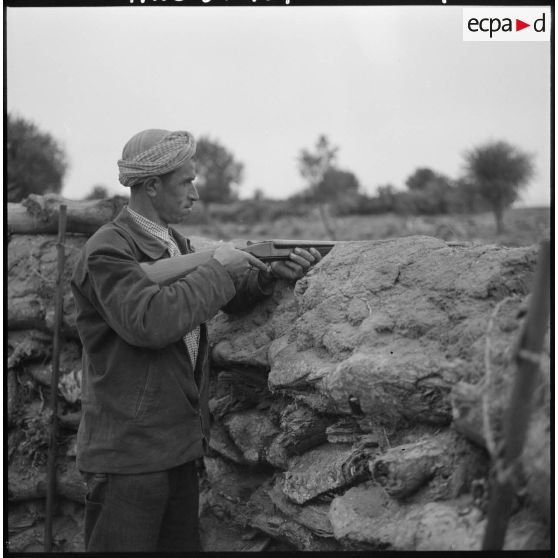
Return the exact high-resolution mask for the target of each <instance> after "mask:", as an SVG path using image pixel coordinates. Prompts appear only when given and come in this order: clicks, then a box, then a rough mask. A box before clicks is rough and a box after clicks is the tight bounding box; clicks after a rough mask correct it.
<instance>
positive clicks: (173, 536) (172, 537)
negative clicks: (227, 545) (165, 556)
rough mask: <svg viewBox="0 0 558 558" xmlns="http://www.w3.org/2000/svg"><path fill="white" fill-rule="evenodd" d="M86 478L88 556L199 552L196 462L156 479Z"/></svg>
mask: <svg viewBox="0 0 558 558" xmlns="http://www.w3.org/2000/svg"><path fill="white" fill-rule="evenodd" d="M85 476H86V481H87V486H88V493H87V496H86V498H85V550H86V551H87V552H118V551H134V552H142V551H144V552H165V551H167V552H178V551H199V550H200V545H199V524H198V507H199V485H198V474H197V468H196V464H195V462H193V461H192V462H190V463H185V464H184V465H181V466H179V467H175V468H173V469H169V470H167V471H158V472H156V473H144V474H134V475H115V474H105V473H94V474H87V473H86V474H85Z"/></svg>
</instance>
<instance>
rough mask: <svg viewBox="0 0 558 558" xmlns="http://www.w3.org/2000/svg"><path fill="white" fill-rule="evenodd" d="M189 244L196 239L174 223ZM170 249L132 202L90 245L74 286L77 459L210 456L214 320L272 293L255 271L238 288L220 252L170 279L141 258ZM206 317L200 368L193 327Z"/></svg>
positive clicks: (83, 463) (179, 460) (130, 468)
mask: <svg viewBox="0 0 558 558" xmlns="http://www.w3.org/2000/svg"><path fill="white" fill-rule="evenodd" d="M172 233H173V237H174V239H175V240H176V242H177V244H178V246H179V248H180V251H181V252H182V253H187V252H189V251H191V247H190V243H189V241H188V240H187V239H185V238H184V237H182V236H181V235H180V234H179V233H177V232H176V231H174V230H173V231H172ZM164 257H169V256H168V252H167V251H166V246H165V245H164V244H163V243H162V242H161V241H159V240H158V239H156V238H155V237H153V236H152V235H150V234H149V233H147V232H145V231H143V229H141V227H139V226H138V225H137V224H136V223H135V222H134V221H133V220H132V219H131V218H130V216H129V214H128V212H127V209H126V208H124V209H123V210H122V212H121V213H120V214H119V215H118V216H117V217H116V219H115V220H114V221H112V222H110V223H108V224H106V225H104V226H103V227H101V228H100V229H99V230H98V231H97V232H96V233H95V234H94V235H93V236H92V237H91V238H90V239H89V240H88V241H87V243H86V244H85V247H84V249H83V252H82V254H81V256H80V258H79V260H78V262H77V264H76V268H75V270H74V274H73V277H72V282H71V287H72V292H73V295H74V298H75V301H76V306H77V318H76V321H77V328H78V331H79V335H80V338H81V341H82V344H83V376H82V400H81V403H82V418H81V423H80V426H79V431H78V441H77V444H78V447H77V465H78V468H79V469H80V470H82V471H87V472H97V473H101V472H103V473H144V472H152V471H158V470H163V469H168V468H170V467H175V466H177V465H181V464H183V463H185V462H187V461H191V460H193V459H196V458H198V457H201V456H202V455H203V452H204V449H205V448H206V446H207V441H208V439H209V409H208V383H209V363H208V340H207V328H206V326H205V324H204V322H205V321H207V320H209V319H210V318H212V317H213V316H214V315H215V314H216V313H217V312H218V311H219V310H220V309H221V308H223V309H225V310H239V309H245V310H246V309H248V308H249V306H251V305H253V304H254V303H256V302H257V301H258V300H261V299H263V298H265V297H266V296H267V295H269V291H267V292H266V291H265V290H263V289H262V288H261V287H260V286H259V283H258V277H257V275H258V274H257V272H256V271H253V272H251V273H250V274H249V275H248V276H247V278H246V280H245V281H244V283H243V285H242V286H241V287H240V288H239V289H238V292H237V291H236V290H235V286H234V283H233V281H232V279H231V277H230V275H229V273H228V272H227V270H226V269H225V268H224V267H223V266H222V265H221V264H220V263H219V262H218V261H217V260H215V259H213V258H212V259H211V260H210V261H209V262H208V263H206V264H203V265H201V266H199V267H198V268H197V269H196V270H195V271H193V272H192V273H190V274H189V275H187V276H186V277H184V278H181V279H179V280H177V281H175V282H174V283H172V284H171V285H168V286H159V285H157V284H155V283H153V282H152V281H151V280H150V279H148V278H147V276H146V275H145V273H144V272H143V271H142V270H141V268H140V266H139V265H138V263H139V262H144V261H155V260H159V259H161V258H164ZM199 324H202V325H201V335H200V348H199V354H198V359H197V363H196V368H195V370H194V369H193V367H192V364H191V362H190V358H189V356H188V353H187V349H186V347H185V345H184V342H183V337H184V335H185V334H186V333H187V332H188V331H190V330H192V329H194V328H195V327H196V326H198V325H199Z"/></svg>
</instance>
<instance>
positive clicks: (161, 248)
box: [114, 205, 167, 260]
mask: <svg viewBox="0 0 558 558" xmlns="http://www.w3.org/2000/svg"><path fill="white" fill-rule="evenodd" d="M114 224H115V225H116V226H117V227H120V228H122V229H124V230H126V231H127V232H128V233H130V234H131V236H132V238H133V240H134V242H135V244H136V246H137V247H138V248H139V250H141V251H142V252H143V253H144V254H145V255H146V256H149V257H150V258H151V259H153V260H159V259H161V258H162V257H163V255H164V254H165V252H166V250H167V247H166V246H165V244H164V243H163V242H162V241H161V240H159V239H158V238H156V237H155V236H153V235H152V234H149V233H148V232H147V231H144V230H143V229H142V228H141V227H140V226H139V225H138V224H137V223H136V222H135V221H134V220H133V219H132V218H131V217H130V214H129V213H128V206H127V205H125V206H124V207H123V208H122V210H121V211H120V213H119V214H118V215H117V216H116V218H115V219H114Z"/></svg>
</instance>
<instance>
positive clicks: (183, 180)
mask: <svg viewBox="0 0 558 558" xmlns="http://www.w3.org/2000/svg"><path fill="white" fill-rule="evenodd" d="M195 178H196V167H195V165H194V163H193V161H192V160H190V159H188V160H187V161H185V162H184V163H183V164H182V166H180V167H178V168H177V169H176V170H174V171H172V172H170V173H168V174H166V175H164V176H162V177H161V184H160V186H159V188H158V191H157V196H156V197H155V198H153V207H154V208H155V210H156V211H157V214H158V216H159V218H160V219H161V221H163V223H164V224H165V225H168V224H169V223H180V222H181V221H183V220H184V219H186V217H188V215H189V214H190V211H192V206H193V205H194V202H195V201H197V200H199V199H200V197H199V195H198V191H197V189H196V187H195V186H194V179H195Z"/></svg>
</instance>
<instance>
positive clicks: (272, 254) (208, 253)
mask: <svg viewBox="0 0 558 558" xmlns="http://www.w3.org/2000/svg"><path fill="white" fill-rule="evenodd" d="M335 244H336V243H335V242H333V241H329V240H281V239H279V240H264V241H262V242H248V244H247V245H246V246H237V248H238V249H239V250H242V251H244V252H248V253H250V254H252V255H253V256H256V258H258V259H259V260H261V261H262V262H275V261H279V260H288V259H289V254H290V253H291V252H292V251H293V250H294V249H295V248H304V249H306V250H308V249H309V248H315V249H316V250H318V252H319V253H320V254H321V255H322V256H325V255H326V254H328V253H329V251H330V250H331V249H332V248H333V246H334V245H335ZM217 248H218V247H217V246H215V247H213V248H209V249H206V250H200V251H199V252H192V253H191V254H183V255H182V256H175V257H174V258H167V259H163V260H159V261H156V262H143V263H141V264H140V267H141V268H142V269H143V270H144V271H145V273H146V275H147V276H148V277H149V278H150V279H151V280H152V281H154V282H155V283H159V284H160V285H167V284H169V283H172V282H173V281H176V280H177V279H180V278H181V277H184V276H185V275H188V273H190V272H192V271H194V269H196V268H197V267H198V266H200V265H202V264H204V263H206V262H208V261H209V260H210V259H211V258H212V257H213V253H214V252H215V250H216V249H217Z"/></svg>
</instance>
